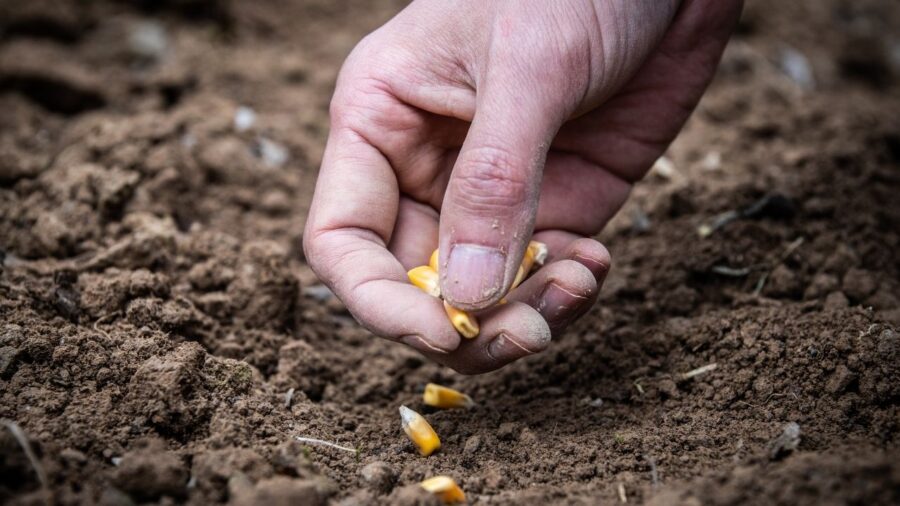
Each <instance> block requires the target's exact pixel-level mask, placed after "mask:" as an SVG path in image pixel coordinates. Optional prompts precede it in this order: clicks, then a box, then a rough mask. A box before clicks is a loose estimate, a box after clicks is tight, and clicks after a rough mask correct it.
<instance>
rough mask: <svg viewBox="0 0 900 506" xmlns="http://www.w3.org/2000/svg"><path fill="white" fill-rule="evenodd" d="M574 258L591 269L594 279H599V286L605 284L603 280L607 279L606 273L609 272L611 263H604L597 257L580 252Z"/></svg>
mask: <svg viewBox="0 0 900 506" xmlns="http://www.w3.org/2000/svg"><path fill="white" fill-rule="evenodd" d="M573 260H575V261H576V262H578V263H580V264H581V265H583V266H585V267H587V268H588V270H590V271H591V274H593V275H594V279H596V280H597V285H598V286H599V285H601V284H603V280H605V279H606V274H607V273H608V272H609V265H607V264H604V263H603V262H600V261H599V260H597V259H594V258H591V257H587V256H584V255H578V254H576V255H574V258H573Z"/></svg>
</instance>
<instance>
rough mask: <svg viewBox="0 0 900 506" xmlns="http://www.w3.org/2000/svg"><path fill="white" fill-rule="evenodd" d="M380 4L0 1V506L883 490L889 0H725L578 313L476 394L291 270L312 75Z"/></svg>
mask: <svg viewBox="0 0 900 506" xmlns="http://www.w3.org/2000/svg"><path fill="white" fill-rule="evenodd" d="M401 7H402V5H401V2H395V1H377V2H362V1H355V0H350V1H341V2H333V1H326V0H315V1H309V2H283V1H276V0H264V1H261V2H225V1H216V0H172V1H166V2H138V3H131V2H113V1H98V2H90V3H84V2H76V1H71V2H69V1H51V0H41V1H32V2H2V3H0V110H2V111H3V113H2V114H0V259H2V270H0V418H3V419H5V420H7V421H8V422H9V423H14V424H16V426H17V427H19V428H21V430H22V431H23V432H24V434H25V435H26V437H27V441H28V442H29V446H30V447H31V449H32V450H33V452H34V455H35V456H36V462H31V461H30V460H29V458H28V457H27V456H26V453H25V452H24V450H23V448H22V445H21V442H20V441H19V440H17V439H16V438H15V437H14V434H13V431H11V430H9V429H8V428H6V426H4V428H3V429H2V430H0V502H8V503H10V504H40V503H43V502H44V501H45V500H48V501H52V502H53V503H56V504H86V503H102V504H109V505H112V504H116V505H125V504H134V503H158V504H173V503H182V502H184V503H190V504H209V503H219V502H231V503H234V504H256V503H271V504H325V503H340V504H346V505H349V504H371V503H382V504H427V503H428V500H429V498H428V496H427V495H424V493H422V492H421V491H419V490H418V489H417V488H416V487H415V486H413V485H414V484H415V483H416V482H418V481H419V480H421V479H423V478H425V477H428V476H430V475H434V474H449V475H451V476H453V477H455V478H456V479H457V481H458V482H459V483H460V485H461V486H462V487H463V488H464V489H465V490H466V493H467V494H468V496H469V498H470V500H471V501H472V502H474V503H494V504H528V503H532V502H535V503H537V502H541V503H564V504H597V503H603V504H615V503H619V502H620V501H622V500H623V499H626V500H627V501H628V503H629V504H642V503H646V504H654V505H668V504H685V505H695V504H734V503H738V502H745V503H757V504H897V503H900V450H898V430H900V330H898V327H900V256H898V254H897V251H898V247H900V198H898V197H900V170H898V165H900V119H898V118H900V116H898V114H897V111H900V86H898V84H900V39H898V38H897V34H896V30H893V31H892V29H891V27H894V28H896V27H897V26H900V6H898V5H896V4H893V3H890V2H882V1H874V0H867V1H861V2H860V1H856V2H850V1H839V0H829V1H822V0H804V1H797V2H776V1H774V0H757V1H750V2H749V3H748V5H747V8H746V11H745V14H744V16H743V19H742V22H741V26H740V29H739V32H738V34H737V36H736V37H735V38H734V40H733V41H732V43H731V44H730V46H729V48H728V50H727V52H726V55H725V58H724V61H723V64H722V67H721V69H720V71H719V74H718V76H717V78H716V80H715V82H714V84H713V85H712V87H711V89H710V91H709V93H708V94H707V96H706V97H705V98H704V100H703V102H702V103H701V105H700V107H699V108H698V110H697V112H696V114H695V115H694V117H693V118H692V119H691V121H690V122H689V124H688V126H687V128H686V129H685V131H684V133H683V134H682V135H681V136H680V137H679V139H678V140H677V141H676V143H675V144H674V145H673V146H672V148H671V149H670V150H669V153H668V154H667V157H668V158H669V160H670V161H671V162H672V163H671V167H669V168H672V167H674V170H656V171H654V172H653V173H652V174H651V175H650V176H648V178H647V179H646V180H645V181H644V182H642V183H641V184H640V185H639V186H638V187H637V189H636V191H635V192H634V195H633V197H632V199H631V200H630V201H629V203H628V204H627V205H626V207H625V209H624V210H623V212H622V213H621V214H620V215H619V216H618V217H617V218H616V220H615V221H614V222H613V223H612V224H611V225H610V226H609V227H608V229H607V230H606V231H605V232H604V233H603V234H602V236H601V238H602V239H603V240H604V242H605V243H606V244H607V245H608V246H609V248H610V251H611V252H612V255H613V259H614V266H613V270H612V272H611V274H610V277H609V279H608V280H607V283H606V286H605V287H604V289H603V294H602V296H601V300H600V302H599V303H598V305H597V306H596V307H595V308H594V309H593V310H592V312H591V313H590V314H588V315H587V316H586V317H585V318H584V319H583V320H581V321H580V322H579V323H578V324H576V325H575V326H574V327H573V328H572V329H571V330H570V331H569V332H567V333H566V334H565V335H564V336H562V337H561V338H560V339H558V340H557V341H556V342H554V343H553V344H552V345H551V346H550V348H549V349H548V350H547V351H546V352H544V353H543V354H541V355H539V356H535V357H531V358H529V359H527V360H523V361H521V362H518V363H516V364H513V365H511V366H509V367H507V368H505V369H503V370H501V371H499V372H496V373H493V374H488V375H484V376H477V377H464V376H460V375H458V374H455V373H453V372H452V371H449V370H447V369H443V368H441V367H439V366H437V365H435V364H432V363H430V362H428V361H427V360H425V359H423V358H422V357H420V356H419V355H417V354H416V353H414V352H413V351H411V350H408V349H406V348H403V347H401V346H400V345H395V344H391V343H389V342H386V341H384V340H380V339H377V338H374V337H373V336H371V335H369V334H368V333H367V332H365V331H364V330H362V329H360V328H359V327H358V326H357V325H356V324H355V322H354V321H353V319H352V318H351V317H350V316H349V315H348V314H347V312H346V311H345V309H344V308H343V306H342V305H341V304H340V302H339V301H337V300H335V299H334V298H333V297H332V296H331V295H330V294H329V293H328V291H327V290H325V289H324V287H322V286H321V285H320V284H319V283H318V282H317V281H316V279H315V277H314V275H313V274H312V273H311V271H310V270H309V268H308V267H307V265H306V264H305V263H304V260H303V258H302V252H301V250H300V242H301V232H302V228H303V223H304V219H305V215H306V210H307V207H308V204H309V199H310V196H311V193H312V188H313V185H314V181H315V176H316V168H317V164H318V160H319V159H320V157H321V154H322V148H323V145H324V139H325V134H326V132H327V126H328V123H327V109H328V100H329V96H330V91H331V89H332V87H333V84H334V78H335V75H336V72H337V69H338V68H339V65H340V63H341V61H342V59H343V57H344V56H345V55H346V54H347V52H348V51H349V50H350V49H351V48H352V46H353V44H355V42H356V41H357V40H358V39H359V38H360V37H362V36H363V35H364V34H365V33H366V32H367V31H369V30H371V29H373V28H375V27H376V26H378V25H379V24H380V23H381V22H383V21H384V20H386V19H387V18H389V17H390V16H391V15H392V13H394V12H396V10H397V9H399V8H401ZM236 118H237V121H236ZM751 208H755V210H753V211H751V212H745V213H744V215H745V216H744V217H742V218H741V219H737V220H734V221H731V222H728V223H726V224H724V225H722V226H721V227H718V228H716V229H715V230H713V231H712V233H710V234H709V235H707V236H706V237H703V238H701V237H700V236H699V234H698V229H700V228H701V227H702V226H703V225H709V224H714V223H716V222H717V217H718V216H720V215H721V214H722V213H726V212H728V211H735V210H747V209H751ZM720 222H721V220H720ZM714 228H715V227H714ZM713 364H714V365H713ZM705 366H708V367H705ZM701 367H705V368H704V369H699V368H701ZM692 371H694V372H692ZM429 381H432V382H437V383H441V384H445V385H448V386H452V387H455V388H458V389H460V390H463V391H465V392H467V393H469V394H470V395H471V396H472V397H473V398H474V399H475V400H476V401H477V402H478V405H477V407H475V408H474V409H471V410H463V411H446V412H430V411H428V410H427V409H426V408H425V407H424V406H423V405H422V403H421V400H420V395H421V391H422V388H423V386H424V384H425V383H427V382H429ZM400 404H407V405H409V406H410V407H413V408H414V409H417V410H420V411H421V412H423V413H426V416H427V417H428V418H429V420H430V421H431V422H432V424H433V425H434V427H435V429H436V430H437V432H438V433H439V434H441V436H442V439H443V443H444V447H443V449H442V450H441V451H440V452H439V453H437V454H435V455H434V456H432V457H429V458H422V457H420V456H418V454H417V453H416V451H415V449H414V448H412V446H411V444H410V443H409V442H408V441H407V440H406V438H405V437H404V436H403V434H402V432H401V430H400V426H399V419H398V415H397V407H398V406H399V405H400ZM794 424H796V425H794ZM798 431H799V436H798V434H797V432H798ZM296 436H303V437H311V438H319V439H323V440H327V441H330V442H334V443H337V444H339V445H342V446H346V447H351V448H355V449H356V450H357V451H356V452H355V453H353V452H346V451H343V450H340V449H336V448H331V447H326V446H318V445H313V444H308V443H300V442H298V441H295V440H294V438H295V437H296ZM35 464H36V465H38V466H40V468H41V469H42V471H43V473H44V474H45V475H46V477H47V478H46V481H47V482H46V484H42V483H41V482H40V481H39V479H38V474H37V473H36V472H35V469H34V467H33V466H34V465H35Z"/></svg>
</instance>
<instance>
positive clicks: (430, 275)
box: [406, 265, 441, 297]
mask: <svg viewBox="0 0 900 506" xmlns="http://www.w3.org/2000/svg"><path fill="white" fill-rule="evenodd" d="M406 275H407V276H408V277H409V280H410V281H411V282H412V284H414V285H416V286H418V287H419V288H421V289H422V291H423V292H425V293H427V294H428V295H431V296H432V297H440V296H441V282H440V278H439V277H438V273H437V271H436V270H434V269H432V268H431V267H429V266H427V265H423V266H421V267H415V268H413V269H410V270H409V272H407V273H406Z"/></svg>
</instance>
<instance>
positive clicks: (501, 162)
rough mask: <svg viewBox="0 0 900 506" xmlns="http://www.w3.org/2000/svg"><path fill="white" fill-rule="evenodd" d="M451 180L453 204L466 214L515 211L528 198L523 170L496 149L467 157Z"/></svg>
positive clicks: (506, 154) (520, 163) (514, 160)
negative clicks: (467, 211) (452, 180)
mask: <svg viewBox="0 0 900 506" xmlns="http://www.w3.org/2000/svg"><path fill="white" fill-rule="evenodd" d="M461 163H462V164H461V166H460V171H459V174H458V175H456V176H455V178H454V183H455V186H456V187H455V188H454V191H455V194H456V199H455V201H456V203H457V204H458V205H460V206H462V207H463V208H465V209H468V210H470V211H476V212H477V211H491V212H495V211H503V210H509V209H515V208H517V207H519V206H520V205H521V204H522V203H523V202H524V201H525V200H526V199H527V198H528V196H529V191H530V185H529V178H528V175H527V166H526V163H524V162H523V161H522V160H520V159H517V158H516V157H515V156H513V155H511V154H510V153H509V151H507V150H505V149H500V148H493V147H487V148H479V149H477V150H473V151H470V152H469V153H467V155H466V158H465V159H464V160H463V161H462V162H461Z"/></svg>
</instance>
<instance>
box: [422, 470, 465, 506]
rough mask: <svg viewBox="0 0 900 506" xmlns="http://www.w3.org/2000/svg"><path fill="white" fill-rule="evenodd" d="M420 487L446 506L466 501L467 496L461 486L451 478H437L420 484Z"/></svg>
mask: <svg viewBox="0 0 900 506" xmlns="http://www.w3.org/2000/svg"><path fill="white" fill-rule="evenodd" d="M419 486H420V487H422V488H424V489H425V490H427V491H429V492H431V493H432V494H434V495H436V496H438V498H439V499H440V500H441V502H443V503H444V504H453V503H458V502H465V501H466V494H465V492H463V490H462V489H461V488H459V485H457V484H456V482H455V481H454V480H453V478H451V477H449V476H435V477H434V478H428V479H427V480H425V481H423V482H421V483H419Z"/></svg>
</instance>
